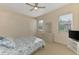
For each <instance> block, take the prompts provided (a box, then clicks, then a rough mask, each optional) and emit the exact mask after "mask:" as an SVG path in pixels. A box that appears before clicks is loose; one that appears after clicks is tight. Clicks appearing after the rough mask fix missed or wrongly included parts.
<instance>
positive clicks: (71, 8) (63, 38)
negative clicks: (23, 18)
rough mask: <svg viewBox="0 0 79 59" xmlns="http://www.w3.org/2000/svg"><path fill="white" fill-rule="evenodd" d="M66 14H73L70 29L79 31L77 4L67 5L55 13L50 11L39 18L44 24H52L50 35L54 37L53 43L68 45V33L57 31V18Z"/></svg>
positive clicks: (78, 6)
mask: <svg viewBox="0 0 79 59" xmlns="http://www.w3.org/2000/svg"><path fill="white" fill-rule="evenodd" d="M68 13H72V14H73V24H72V29H74V30H79V4H68V5H66V6H64V7H61V8H59V9H57V10H55V11H52V12H50V13H48V14H46V15H42V16H40V17H42V18H43V20H44V21H45V22H51V23H52V29H51V30H52V32H51V34H53V36H54V39H53V40H54V41H55V42H58V43H62V44H68V33H67V32H59V31H58V17H59V16H60V15H63V14H68ZM38 18H39V17H38ZM51 39H52V38H51ZM48 40H49V39H48Z"/></svg>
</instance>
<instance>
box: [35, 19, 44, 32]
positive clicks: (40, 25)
mask: <svg viewBox="0 0 79 59" xmlns="http://www.w3.org/2000/svg"><path fill="white" fill-rule="evenodd" d="M37 29H38V31H43V30H44V21H43V20H38V21H37Z"/></svg>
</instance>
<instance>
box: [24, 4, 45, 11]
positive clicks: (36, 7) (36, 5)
mask: <svg viewBox="0 0 79 59" xmlns="http://www.w3.org/2000/svg"><path fill="white" fill-rule="evenodd" d="M25 4H27V5H29V6H31V7H32V9H30V11H33V10H37V9H39V8H46V7H44V6H38V5H39V4H38V3H34V5H31V4H29V3H25Z"/></svg>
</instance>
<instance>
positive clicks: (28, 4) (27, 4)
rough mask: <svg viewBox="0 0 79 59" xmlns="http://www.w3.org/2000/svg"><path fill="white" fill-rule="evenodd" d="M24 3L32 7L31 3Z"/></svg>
mask: <svg viewBox="0 0 79 59" xmlns="http://www.w3.org/2000/svg"><path fill="white" fill-rule="evenodd" d="M25 4H27V5H29V6H31V7H34V6H33V5H31V4H29V3H25Z"/></svg>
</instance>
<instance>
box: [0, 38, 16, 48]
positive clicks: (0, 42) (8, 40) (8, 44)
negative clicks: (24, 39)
mask: <svg viewBox="0 0 79 59" xmlns="http://www.w3.org/2000/svg"><path fill="white" fill-rule="evenodd" d="M0 45H1V46H4V47H7V48H15V42H14V41H13V40H12V39H11V38H3V39H1V40H0Z"/></svg>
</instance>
